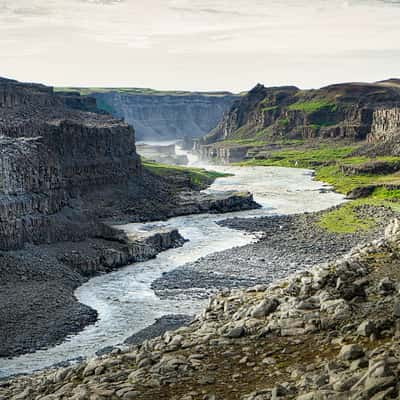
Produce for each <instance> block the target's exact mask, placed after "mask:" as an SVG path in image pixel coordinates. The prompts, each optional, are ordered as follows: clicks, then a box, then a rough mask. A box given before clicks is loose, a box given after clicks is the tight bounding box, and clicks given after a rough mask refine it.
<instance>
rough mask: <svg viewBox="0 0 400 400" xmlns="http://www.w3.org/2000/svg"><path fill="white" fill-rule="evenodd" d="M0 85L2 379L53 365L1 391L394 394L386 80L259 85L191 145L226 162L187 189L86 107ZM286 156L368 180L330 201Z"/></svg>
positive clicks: (394, 138) (396, 236)
mask: <svg viewBox="0 0 400 400" xmlns="http://www.w3.org/2000/svg"><path fill="white" fill-rule="evenodd" d="M2 83H3V86H4V88H3V93H4V94H3V95H1V96H0V104H2V106H1V107H0V112H1V110H3V111H2V114H1V118H0V121H1V123H2V126H3V127H2V128H1V129H2V132H4V133H3V136H2V137H1V140H2V142H1V149H0V155H1V157H0V165H1V169H0V171H1V176H2V191H3V193H2V197H3V198H2V199H0V200H1V204H2V210H3V213H4V216H3V217H2V218H1V222H2V225H1V227H2V228H1V230H2V232H3V233H2V236H0V237H3V239H2V243H3V244H2V251H1V252H0V257H1V258H2V260H3V263H2V264H0V273H1V278H2V281H4V282H6V284H5V285H3V286H2V287H1V290H0V295H1V296H2V298H1V299H0V300H1V301H0V324H1V325H2V327H5V331H6V336H5V338H3V340H2V345H1V347H0V353H1V355H3V356H10V355H18V354H24V355H23V356H21V358H15V359H12V360H10V362H9V366H10V367H9V368H10V369H9V370H7V366H6V365H5V367H4V370H5V372H4V373H3V376H8V375H12V374H13V373H19V372H22V373H24V372H29V373H30V372H32V371H34V370H35V369H36V368H44V367H47V366H49V365H51V363H50V364H49V360H48V357H53V356H55V355H56V354H57V357H55V358H54V360H55V362H58V361H60V362H61V363H62V364H61V365H56V366H53V367H51V369H50V370H44V371H42V372H37V373H34V374H32V375H28V376H21V377H18V376H16V377H13V378H8V379H7V380H4V381H3V382H0V398H2V397H3V398H5V399H8V398H10V399H13V400H20V399H29V400H33V399H35V400H39V399H40V400H42V399H43V400H64V399H73V400H81V399H82V400H84V399H86V398H90V399H96V400H105V399H123V400H130V399H142V400H148V399H154V398H158V399H160V400H161V399H165V400H172V399H174V400H206V399H208V400H215V399H220V398H221V399H229V400H231V399H232V400H233V399H238V400H272V399H274V400H277V399H301V400H320V399H337V400H341V399H343V400H344V399H347V398H354V399H358V400H364V399H365V400H367V399H374V400H377V399H381V400H383V399H389V398H395V397H396V396H398V393H399V391H400V388H399V385H398V377H399V370H400V361H399V360H400V357H399V355H398V351H397V350H398V337H399V317H400V313H399V310H398V309H399V301H400V300H399V296H398V289H399V286H398V281H399V276H398V272H397V267H396V266H397V263H398V248H399V243H400V229H399V226H400V222H399V220H398V208H397V203H398V196H397V192H398V186H396V182H397V179H398V176H397V173H398V170H399V162H400V160H399V157H398V156H399V154H400V153H398V148H399V145H398V143H399V142H400V140H399V138H400V135H399V133H400V132H399V131H400V119H399V115H400V84H399V81H398V80H394V79H392V80H388V81H382V82H377V83H373V84H366V83H350V84H339V85H331V86H328V87H325V88H322V89H319V90H311V91H303V90H299V89H298V88H296V87H291V86H285V87H280V88H266V87H264V86H262V85H257V86H256V87H255V88H254V89H253V90H251V91H250V92H248V93H247V94H245V95H243V96H241V97H240V98H238V99H236V101H235V102H234V103H233V105H232V106H231V108H230V109H229V110H228V111H226V112H225V114H224V115H223V116H222V119H221V121H220V122H219V124H218V125H217V127H216V128H214V129H212V131H211V132H210V133H209V134H207V135H206V136H204V137H202V138H199V139H197V140H195V149H194V150H195V152H196V153H197V154H198V156H199V157H200V159H202V160H203V163H204V162H205V161H206V162H213V163H216V164H224V165H222V166H221V165H219V166H217V165H216V166H215V170H216V172H214V173H213V174H214V175H210V176H211V177H209V178H208V179H206V180H200V181H199V176H198V175H197V176H195V177H194V176H193V175H192V174H193V173H194V172H193V169H192V168H182V167H173V168H172V167H168V166H165V165H163V164H159V163H156V162H153V161H151V160H141V159H140V157H139V156H138V154H137V147H136V144H135V137H134V131H133V129H132V127H131V126H129V125H128V124H127V122H123V121H121V120H116V119H114V118H112V116H110V114H107V113H106V112H105V111H104V109H103V110H99V109H96V108H93V106H94V103H93V99H91V100H90V98H89V97H88V96H79V94H77V93H75V94H71V93H69V94H66V93H54V92H53V90H52V89H51V88H46V87H44V86H40V85H32V84H20V83H18V82H15V81H7V80H3V81H2ZM0 87H1V85H0ZM0 93H1V91H0ZM149 95H154V93H149ZM82 97H83V98H82ZM1 99H4V100H1ZM98 103H102V100H100V102H99V100H98V99H97V103H96V104H98ZM118 107H119V106H118ZM103 108H104V107H103ZM109 111H110V110H109ZM114 111H115V110H114ZM39 133H40V135H38V134H39ZM189 143H190V140H188V139H186V140H185V143H184V147H190V145H189ZM141 146H143V150H144V151H148V152H149V150H153V149H149V148H148V147H146V146H147V145H146V144H144V145H143V144H142V145H141ZM164 150H165V152H166V153H168V154H169V153H170V152H171V151H172V148H171V149H170V148H166V149H163V150H162V151H164ZM181 151H182V150H181ZM285 152H286V153H285ZM148 154H149V155H150V156H151V157H152V153H151V152H150V153H148ZM168 154H167V155H168ZM183 154H186V155H187V159H188V160H189V159H190V160H191V162H193V159H194V156H193V154H190V153H188V152H186V153H183ZM285 157H289V158H288V159H289V161H290V162H292V161H295V163H294V164H293V166H296V167H307V168H313V169H315V174H316V178H317V179H321V180H324V181H326V182H328V183H330V184H332V185H333V186H334V188H335V189H336V190H338V191H339V192H340V193H343V194H345V193H346V192H347V190H348V189H349V188H350V189H353V190H361V189H362V190H364V191H365V190H366V189H368V188H369V186H371V185H369V184H370V183H372V186H373V187H372V188H370V189H371V190H370V192H369V193H368V194H367V195H366V199H365V200H364V199H362V200H357V201H354V202H345V203H343V201H344V196H343V195H341V194H339V193H334V192H333V191H332V190H331V189H332V188H331V187H330V186H327V185H324V184H323V183H321V182H318V181H317V180H313V172H312V171H310V170H304V169H287V168H281V166H282V165H281V164H279V163H280V162H285V161H286V159H285ZM290 157H292V159H291V158H290ZM302 157H303V158H302ZM235 161H239V162H245V164H244V165H246V166H247V167H246V168H244V167H242V166H228V165H227V164H229V163H232V162H235ZM246 162H249V163H248V164H246ZM268 162H276V163H277V164H275V165H274V164H272V165H274V166H273V167H268V166H265V165H269V164H268ZM199 163H200V164H201V160H200V161H199ZM291 165H292V164H290V163H288V165H286V164H283V166H291ZM30 170H32V173H31V171H30ZM201 174H203V175H206V171H204V170H201ZM216 177H218V179H217V181H216V182H214V183H213V184H212V186H211V187H209V188H208V189H207V187H208V185H210V183H212V181H213V180H214V179H215V178H216ZM200 189H203V190H202V191H201V192H199V190H200ZM249 190H251V192H254V193H255V196H254V198H253V196H252V195H251V194H249V192H248V191H249ZM255 201H256V202H257V203H256V202H255ZM342 203H343V204H342ZM260 206H261V208H260ZM328 207H331V208H328ZM326 208H328V209H326ZM244 210H246V211H244ZM238 211H239V212H240V214H235V213H231V214H228V215H225V214H221V213H226V212H238ZM310 211H311V212H310ZM201 213H203V214H201ZM204 213H207V214H204ZM176 216H179V217H177V218H173V217H176ZM227 217H229V219H226V218H227ZM8 221H11V224H8V223H7V222H8ZM116 224H118V226H116ZM120 224H124V225H123V226H121V225H120ZM388 225H389V226H388ZM387 226H388V227H387ZM186 238H189V239H190V242H189V243H188V242H185V239H186ZM164 250H165V252H163V253H162V255H158V254H159V253H160V252H161V251H164ZM215 251H218V252H217V253H215ZM156 255H158V258H156V259H155V260H154V261H147V260H148V259H151V258H153V257H155V256H156ZM132 262H135V263H136V264H135V265H132V266H129V267H127V268H122V269H121V267H123V266H125V265H127V264H130V263H132ZM99 272H100V273H107V274H104V275H101V276H99V275H98V274H99ZM290 274H292V275H290ZM94 276H97V277H96V278H94V279H92V280H89V281H88V278H92V277H94ZM277 279H278V280H277ZM21 293H23V294H24V297H26V298H25V299H24V301H23V302H22V303H21V301H20V299H19V297H21V296H20V294H21ZM43 294H44V295H43ZM76 296H77V297H78V299H80V300H83V301H81V303H78V302H77V301H76V300H77V299H76ZM210 296H211V297H210ZM209 297H210V298H209ZM207 298H209V300H208V304H207V305H205V306H204V303H202V302H203V301H204V300H206V299H207ZM43 299H44V301H43ZM45 302H47V303H49V304H48V305H46V306H44V304H43V303H45ZM14 304H15V305H14ZM200 304H202V305H203V309H202V311H201V312H199V311H198V310H199V308H198V306H199V305H200ZM12 305H13V306H12ZM88 305H93V306H92V307H89V306H88ZM135 307H137V309H136V308H135ZM161 309H162V310H163V311H162V313H161ZM10 310H12V314H13V315H11V311H10ZM94 310H96V311H94ZM121 310H125V311H124V312H122V311H121ZM156 311H157V312H160V313H161V314H162V315H163V317H162V318H161V319H157V318H156V319H157V321H156V323H155V324H154V325H152V326H149V324H150V323H151V320H152V319H153V320H154V316H156V314H157V312H156ZM174 311H175V312H177V311H182V313H183V315H169V314H171V313H173V312H174ZM192 311H195V312H196V313H197V315H196V316H195V317H191V316H190V315H189V313H191V312H192ZM47 313H50V314H52V317H47V316H46V315H45V314H47ZM167 313H169V314H167ZM66 314H68V318H66ZM144 314H145V315H144ZM177 314H180V313H179V312H177ZM97 318H100V320H99V321H98V322H97V323H96V325H95V326H93V329H92V330H90V329H89V330H85V331H84V330H83V328H84V327H85V326H88V325H89V324H93V323H94V322H95V321H96V319H97ZM37 321H39V322H37ZM114 321H119V322H116V323H113V322H114ZM132 321H135V322H133V323H132ZM168 321H172V322H168ZM132 324H134V325H135V326H131V325H132ZM137 325H138V326H137ZM138 327H140V328H143V327H145V329H142V330H139V331H138V329H136V328H138ZM102 329H105V330H102ZM15 332H23V333H24V334H19V333H17V334H16V337H17V340H15V337H14V335H15ZM66 332H69V333H73V334H75V336H73V337H72V338H70V340H68V341H63V339H64V338H65V334H66ZM105 332H113V335H115V338H114V337H112V338H109V339H108V340H107V341H104V343H105V344H106V345H107V346H108V347H106V348H104V349H100V351H99V352H97V353H96V354H97V357H96V358H90V357H92V356H93V353H94V350H97V349H98V348H97V347H96V344H95V343H94V342H92V340H99V338H101V337H102V336H104V334H105ZM127 332H131V333H132V332H133V333H134V335H133V336H131V337H129V338H128V339H127V340H126V341H125V342H124V343H122V339H125V338H126V337H127V336H128V335H127ZM91 335H92V336H91ZM94 338H96V339H94ZM80 341H81V343H80V347H79V343H78V342H80ZM86 343H87V346H86ZM49 344H52V345H54V344H60V345H59V346H60V347H58V346H54V347H51V348H50V349H48V350H45V348H46V346H48V345H49ZM74 346H77V347H74ZM83 347H88V348H90V349H91V350H90V351H89V350H88V349H87V350H86V351H83V350H82V354H81V353H77V352H76V351H73V349H77V348H80V349H83ZM37 349H42V350H41V351H39V352H37V355H36V353H33V354H25V353H27V352H31V351H33V350H37ZM47 351H48V352H47ZM64 351H66V352H67V353H64ZM57 352H59V353H57ZM65 354H69V355H70V354H72V355H74V354H76V355H78V357H79V356H80V355H82V356H89V359H86V360H83V359H81V358H79V359H78V360H74V359H72V360H71V359H70V358H66V357H65ZM70 360H71V361H72V364H71V365H70V364H69V363H65V362H66V361H70ZM0 369H1V368H0ZM0 376H1V371H0Z"/></svg>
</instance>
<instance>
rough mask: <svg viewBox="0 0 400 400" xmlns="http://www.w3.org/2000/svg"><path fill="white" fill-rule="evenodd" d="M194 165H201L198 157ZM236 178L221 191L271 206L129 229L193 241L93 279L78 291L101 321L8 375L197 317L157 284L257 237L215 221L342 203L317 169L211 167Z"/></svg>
mask: <svg viewBox="0 0 400 400" xmlns="http://www.w3.org/2000/svg"><path fill="white" fill-rule="evenodd" d="M190 160H191V162H192V163H193V162H195V161H196V160H195V159H194V158H193V157H192V156H190ZM209 168H213V169H216V170H218V171H224V172H229V173H233V174H235V175H234V176H232V177H227V178H220V179H218V180H217V181H216V182H215V183H214V184H213V185H212V186H211V187H210V189H209V190H210V191H213V190H218V191H220V190H232V189H234V190H240V191H244V190H248V191H251V192H252V193H253V194H254V198H255V200H256V201H257V202H258V203H260V204H261V205H262V206H263V208H262V209H259V210H251V211H242V212H237V213H230V214H223V215H208V214H206V215H193V216H185V217H177V218H172V219H170V220H168V221H166V222H155V223H147V224H129V225H125V226H123V227H120V228H122V229H125V230H126V231H138V230H146V231H148V230H151V229H152V228H154V227H160V226H164V227H170V228H177V229H179V232H180V233H181V235H182V236H183V237H185V238H186V239H189V242H187V243H186V244H185V245H184V246H183V247H181V248H178V249H171V250H168V251H165V252H163V253H161V254H159V255H158V257H157V258H156V259H154V260H150V261H146V262H142V263H137V264H133V265H130V266H127V267H125V268H122V269H120V270H118V271H116V272H113V273H110V274H107V275H101V276H98V277H96V278H93V279H91V280H90V281H89V282H87V283H86V284H84V285H83V286H81V287H80V288H79V289H78V290H77V291H76V297H77V298H78V300H79V301H80V302H82V303H84V304H87V305H88V306H90V307H92V308H94V309H96V310H97V311H98V313H99V320H98V321H97V323H96V324H95V325H92V326H89V327H87V328H85V329H84V330H83V331H82V332H81V333H79V334H78V335H75V336H72V337H69V338H68V339H67V340H66V341H65V342H63V343H62V344H60V345H58V346H55V347H52V348H50V349H48V350H42V351H37V352H36V353H33V354H27V355H23V356H20V357H16V358H14V359H11V360H4V359H2V360H0V377H5V376H9V375H14V374H20V373H29V372H32V371H35V370H38V369H42V368H46V367H48V366H51V365H53V364H55V363H59V362H63V361H66V360H71V359H76V358H78V357H90V356H93V355H94V354H95V352H96V351H98V350H100V349H102V348H104V347H106V346H113V345H117V344H119V343H122V342H123V341H124V339H126V338H127V337H129V336H131V335H132V334H134V333H136V332H138V331H139V330H141V329H143V328H145V327H147V326H149V325H151V324H152V323H154V322H155V319H156V318H159V317H161V316H163V315H167V314H190V315H193V314H195V313H197V312H198V311H199V310H200V309H201V307H202V305H203V303H202V302H201V301H199V300H197V299H195V298H187V297H185V298H179V299H175V300H173V301H171V300H160V299H159V298H158V297H157V296H156V295H155V293H154V292H153V291H152V290H151V288H150V286H151V283H152V282H153V281H154V280H155V279H157V278H159V277H160V276H161V274H162V273H163V272H167V271H170V270H173V269H175V268H177V267H178V266H180V265H183V264H185V263H187V262H192V261H195V260H197V259H198V258H200V257H203V256H206V255H208V254H211V253H214V252H216V251H221V250H225V249H228V248H232V247H234V246H243V245H245V244H248V243H251V242H252V241H254V240H255V239H256V237H255V236H254V235H248V234H246V233H244V232H241V231H236V230H232V229H228V228H224V227H221V226H219V225H217V224H216V223H215V222H216V221H218V220H221V219H226V218H229V217H232V216H240V217H256V216H263V215H271V214H277V213H279V214H290V213H297V212H305V211H309V212H311V211H317V210H321V209H324V208H328V207H330V206H333V205H336V204H339V203H340V202H342V201H343V197H342V196H341V195H338V194H335V193H333V192H325V193H322V192H321V189H322V188H324V187H325V186H324V185H323V184H322V183H320V182H316V181H314V180H312V174H311V171H308V170H301V169H288V168H275V167H246V168H241V167H209Z"/></svg>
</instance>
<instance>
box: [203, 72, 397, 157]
mask: <svg viewBox="0 0 400 400" xmlns="http://www.w3.org/2000/svg"><path fill="white" fill-rule="evenodd" d="M398 82H399V81H398V80H395V79H392V80H388V81H382V82H377V83H374V84H368V83H346V84H337V85H331V86H327V87H324V88H321V89H318V90H300V89H298V88H296V87H291V86H289V87H271V88H268V87H264V86H262V85H257V86H256V87H255V88H254V89H252V90H251V91H250V92H249V93H248V94H247V95H246V96H243V97H242V98H240V99H239V100H237V101H236V102H235V103H234V105H233V106H232V107H231V109H230V111H229V112H227V113H226V114H225V115H224V117H223V119H222V121H221V122H220V123H219V125H218V126H217V128H215V129H214V130H213V131H211V132H210V133H209V134H208V135H206V136H205V137H204V138H202V139H200V140H199V141H198V143H197V150H198V152H199V153H200V155H201V156H202V157H203V158H204V159H213V158H214V159H217V160H219V161H224V162H232V161H239V160H242V159H243V158H245V157H246V156H247V155H248V154H249V153H251V151H252V150H257V151H269V150H271V149H270V148H269V147H268V145H267V144H268V142H270V143H274V142H277V141H279V140H286V141H287V140H296V139H297V140H299V139H300V140H311V141H312V140H315V139H345V140H347V141H350V142H359V141H365V140H366V141H368V142H369V143H372V144H374V143H378V142H382V141H385V140H388V139H390V138H392V137H393V135H395V134H397V133H398V132H399V131H400V120H399V116H400V86H399V84H398ZM246 140H247V142H248V144H247V145H246ZM251 140H253V141H264V142H266V146H265V148H260V147H258V148H256V149H255V148H254V144H252V143H251Z"/></svg>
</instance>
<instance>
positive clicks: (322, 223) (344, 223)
mask: <svg viewBox="0 0 400 400" xmlns="http://www.w3.org/2000/svg"><path fill="white" fill-rule="evenodd" d="M355 207H356V204H355V203H346V204H344V205H342V206H340V207H338V208H336V209H334V210H332V211H330V212H327V213H325V214H324V215H323V216H322V217H321V219H320V220H319V221H318V222H317V225H318V226H319V227H320V228H323V229H325V230H326V231H328V232H332V233H343V234H345V233H355V232H359V231H368V230H370V229H371V228H373V227H374V226H375V224H376V220H375V219H373V218H359V217H358V216H357V213H356V210H355Z"/></svg>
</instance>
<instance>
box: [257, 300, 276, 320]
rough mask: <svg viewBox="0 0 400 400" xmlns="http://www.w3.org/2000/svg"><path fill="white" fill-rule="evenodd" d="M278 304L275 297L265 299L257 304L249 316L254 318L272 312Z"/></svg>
mask: <svg viewBox="0 0 400 400" xmlns="http://www.w3.org/2000/svg"><path fill="white" fill-rule="evenodd" d="M278 306H279V301H278V300H277V299H266V300H263V301H262V302H261V303H260V304H258V305H257V306H256V307H255V308H254V309H253V311H252V312H251V316H252V317H254V318H263V317H266V316H268V315H270V314H271V313H273V312H274V311H275V310H276V309H277V308H278Z"/></svg>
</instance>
